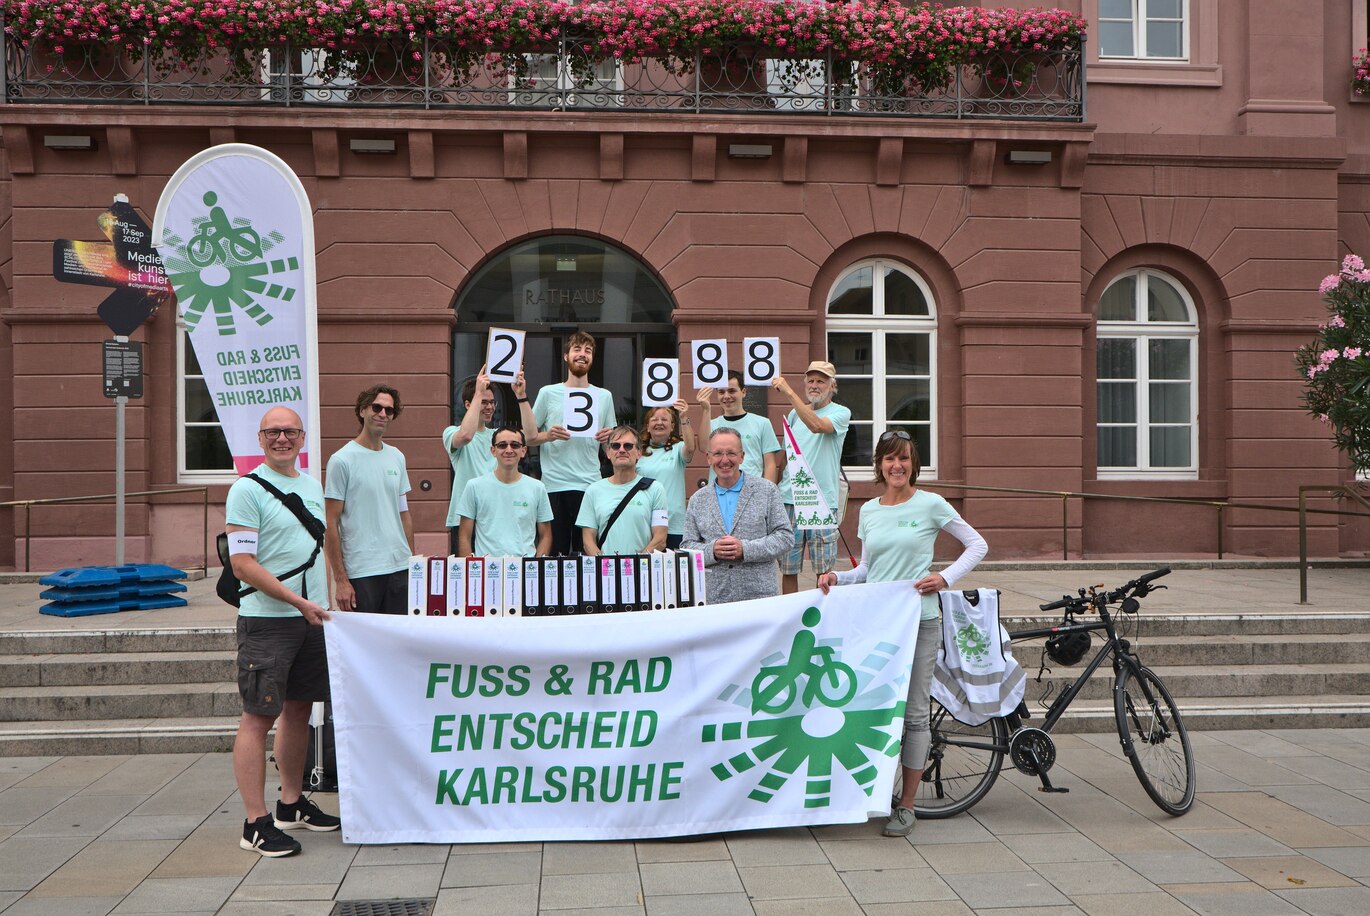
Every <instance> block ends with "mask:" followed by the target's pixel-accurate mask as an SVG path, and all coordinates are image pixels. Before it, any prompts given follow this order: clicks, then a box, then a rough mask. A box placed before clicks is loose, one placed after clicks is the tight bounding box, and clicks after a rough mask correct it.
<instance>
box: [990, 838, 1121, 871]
mask: <svg viewBox="0 0 1370 916" xmlns="http://www.w3.org/2000/svg"><path fill="white" fill-rule="evenodd" d="M1002 842H1003V844H1004V845H1005V846H1007V847H1008V848H1009V849H1011V850H1012V851H1013V853H1014V854H1015V855H1017V856H1018V858H1020V859H1022V860H1023V861H1024V862H1026V863H1028V864H1029V865H1036V864H1039V863H1042V862H1111V861H1113V855H1112V854H1111V853H1109V852H1107V851H1105V850H1104V849H1102V848H1100V846H1099V845H1098V844H1097V843H1095V842H1094V841H1093V840H1090V839H1089V838H1088V837H1083V836H1080V835H1079V834H1075V833H1020V834H1015V835H1013V836H1006V837H1003V838H1002Z"/></svg>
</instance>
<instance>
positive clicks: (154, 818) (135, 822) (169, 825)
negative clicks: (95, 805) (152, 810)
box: [101, 814, 204, 840]
mask: <svg viewBox="0 0 1370 916" xmlns="http://www.w3.org/2000/svg"><path fill="white" fill-rule="evenodd" d="M202 823H204V818H202V817H200V816H199V815H198V814H183V815H171V814H155V815H151V816H146V815H135V814H130V815H128V816H127V817H123V818H120V819H119V822H118V823H116V824H115V825H114V826H113V827H111V828H109V829H108V830H106V831H105V832H104V833H103V834H101V836H102V837H103V838H104V839H107V840H116V839H117V840H184V839H185V838H186V837H188V836H190V835H191V834H192V833H194V832H195V829H196V828H197V827H199V826H200V825H201V824H202Z"/></svg>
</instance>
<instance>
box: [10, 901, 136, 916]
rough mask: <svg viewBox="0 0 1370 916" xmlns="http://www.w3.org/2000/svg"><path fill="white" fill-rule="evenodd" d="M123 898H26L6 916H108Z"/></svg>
mask: <svg viewBox="0 0 1370 916" xmlns="http://www.w3.org/2000/svg"><path fill="white" fill-rule="evenodd" d="M123 899H124V898H123V897H32V896H29V897H24V898H22V899H20V900H18V901H16V902H15V903H12V904H10V906H9V908H8V909H7V910H5V916H106V914H108V913H111V912H113V911H114V908H115V907H116V906H118V905H119V904H120V903H121V902H122V901H123Z"/></svg>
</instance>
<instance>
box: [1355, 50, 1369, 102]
mask: <svg viewBox="0 0 1370 916" xmlns="http://www.w3.org/2000/svg"><path fill="white" fill-rule="evenodd" d="M1351 70H1352V76H1351V89H1352V91H1353V92H1355V93H1356V95H1370V49H1367V48H1361V49H1360V50H1359V51H1357V52H1356V56H1355V58H1353V59H1352V61H1351Z"/></svg>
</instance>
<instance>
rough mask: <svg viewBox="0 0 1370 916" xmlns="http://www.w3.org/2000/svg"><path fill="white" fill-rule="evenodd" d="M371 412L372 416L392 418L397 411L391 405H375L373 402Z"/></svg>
mask: <svg viewBox="0 0 1370 916" xmlns="http://www.w3.org/2000/svg"><path fill="white" fill-rule="evenodd" d="M371 412H372V413H374V414H386V415H388V416H391V417H393V416H394V415H395V414H396V413H398V412H399V411H397V410H396V409H395V407H394V405H392V404H377V403H376V402H375V401H372V402H371Z"/></svg>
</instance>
